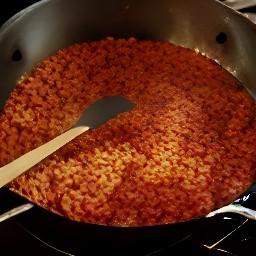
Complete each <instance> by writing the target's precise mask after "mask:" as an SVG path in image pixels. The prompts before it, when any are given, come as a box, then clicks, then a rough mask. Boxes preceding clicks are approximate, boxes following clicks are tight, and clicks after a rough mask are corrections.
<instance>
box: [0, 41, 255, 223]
mask: <svg viewBox="0 0 256 256" xmlns="http://www.w3.org/2000/svg"><path fill="white" fill-rule="evenodd" d="M112 95H123V96H125V97H127V98H128V99H130V100H131V101H133V102H134V103H135V104H136V107H135V108H134V109H132V110H130V111H127V112H124V113H121V114H119V115H118V116H117V117H115V118H113V119H111V120H110V121H108V122H107V123H106V124H104V125H102V126H100V127H99V128H97V129H93V130H89V131H87V132H85V133H84V134H82V135H81V136H79V137H77V138H76V139H74V140H73V141H71V142H70V143H68V144H67V145H65V146H64V147H62V148H61V149H59V150H58V151H56V152H55V153H54V154H52V155H50V156H49V157H47V158H46V159H44V160H43V161H41V162H40V163H39V164H37V165H36V166H35V167H33V168H31V169H30V170H28V171H27V172H26V173H25V174H23V175H21V176H20V177H18V178H16V179H15V180H14V181H13V182H11V183H10V184H8V187H9V188H10V190H12V191H14V192H15V193H18V194H19V195H21V196H23V197H25V198H27V199H28V200H30V201H31V202H34V203H36V204H38V205H39V206H41V207H43V208H46V209H48V210H50V211H52V212H54V213H56V214H59V215H62V216H65V217H67V218H70V219H72V220H75V221H78V222H85V223H95V224H102V225H113V226H146V225H149V226H150V225H158V224H167V223H178V222H183V221H187V220H190V219H194V218H199V217H201V216H204V215H205V214H207V213H209V212H210V211H212V210H214V209H216V208H219V207H221V206H224V205H225V204H228V203H230V202H232V201H233V200H234V199H235V198H236V197H237V196H239V195H240V194H241V193H242V192H244V191H245V190H246V189H247V188H248V187H249V186H250V185H251V184H253V182H254V181H255V170H256V143H255V141H256V106H255V101H254V100H253V99H252V97H251V96H250V95H249V94H248V92H247V91H246V90H245V89H244V87H243V86H242V84H241V83H240V82H239V81H237V80H236V79H235V78H234V77H233V76H232V75H231V74H229V73H228V72H227V71H226V70H224V69H223V68H222V67H221V66H220V65H219V64H217V63H216V62H214V61H212V60H210V59H208V58H207V57H205V56H203V55H201V54H200V53H197V52H196V51H193V50H191V49H186V48H184V47H181V46H177V45H173V44H171V43H169V42H158V41H146V40H142V41H140V40H137V39H135V38H130V39H114V38H105V39H102V40H100V41H93V42H84V43H80V44H74V45H71V46H69V47H68V48H66V49H61V50H59V51H58V52H57V53H56V54H55V55H53V56H50V57H49V58H47V59H45V60H42V61H41V62H40V63H38V64H37V65H36V66H35V67H34V68H33V70H32V71H31V72H30V73H27V74H25V75H24V77H23V79H22V80H21V81H19V82H18V83H17V85H16V88H15V89H14V90H13V92H12V94H11V96H10V98H9V99H8V101H7V102H6V105H5V108H4V110H3V111H2V113H1V116H0V120H1V122H0V138H1V143H0V150H1V160H0V165H1V166H3V165H5V164H7V163H8V162H10V161H12V160H14V159H16V158H17V157H19V156H20V155H22V154H24V153H25V152H28V151H29V150H31V149H33V148H35V147H37V146H39V145H41V144H43V143H45V142H47V141H48V140H50V139H52V138H54V137H55V136H57V135H59V134H61V133H62V132H64V131H66V130H67V129H69V128H70V127H71V126H72V125H73V124H74V123H75V121H76V120H77V118H78V116H79V115H80V113H81V112H82V111H83V110H84V109H85V108H86V107H87V106H88V105H89V104H91V103H92V102H93V101H94V100H96V99H99V98H102V97H105V96H112Z"/></svg>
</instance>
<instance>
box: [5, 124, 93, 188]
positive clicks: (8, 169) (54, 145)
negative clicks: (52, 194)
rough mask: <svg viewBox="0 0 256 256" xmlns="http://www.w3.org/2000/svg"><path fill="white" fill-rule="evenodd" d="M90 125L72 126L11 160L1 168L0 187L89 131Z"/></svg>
mask: <svg viewBox="0 0 256 256" xmlns="http://www.w3.org/2000/svg"><path fill="white" fill-rule="evenodd" d="M88 129H89V127H87V126H79V127H76V128H72V129H70V130H68V131H67V132H64V133H63V134H61V135H59V136H57V137H56V138H54V139H52V140H50V141H49V142H47V143H45V144H43V145H42V146H40V147H38V148H36V149H34V150H31V151H29V152H28V153H26V154H24V155H22V156H21V157H19V158H17V159H16V160H14V161H12V162H10V163H9V164H7V165H5V166H3V167H1V168H0V187H3V186H5V185H6V184H8V183H9V182H11V181H12V180H14V179H15V178H17V177H18V176H19V175H20V174H22V173H24V172H25V171H27V170H28V169H30V168H31V167H33V166H34V165H36V164H37V163H39V162H40V161H41V160H43V159H44V158H46V157H47V156H49V155H50V154H52V153H53V152H55V151H56V150H57V149H59V148H61V147H62V146H64V145H65V144H67V143H68V142H69V141H71V140H72V139H74V138H75V137H77V136H78V135H80V134H82V133H83V132H85V131H87V130H88Z"/></svg>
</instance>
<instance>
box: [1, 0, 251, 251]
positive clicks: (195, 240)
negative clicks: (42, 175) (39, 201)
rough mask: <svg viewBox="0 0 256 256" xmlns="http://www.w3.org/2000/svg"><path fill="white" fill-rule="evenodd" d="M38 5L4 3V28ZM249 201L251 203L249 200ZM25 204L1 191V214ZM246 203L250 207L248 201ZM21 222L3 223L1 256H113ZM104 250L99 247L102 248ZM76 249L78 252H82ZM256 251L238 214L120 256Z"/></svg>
mask: <svg viewBox="0 0 256 256" xmlns="http://www.w3.org/2000/svg"><path fill="white" fill-rule="evenodd" d="M35 2H38V1H33V0H19V1H11V0H9V1H8V2H7V3H6V1H2V2H1V8H0V24H3V23H4V22H5V21H7V20H8V19H9V18H10V17H11V16H12V15H14V14H15V13H17V12H18V11H20V10H22V9H23V8H25V7H27V6H29V5H31V4H33V3H35ZM252 10H253V9H252ZM253 11H255V10H253ZM0 57H1V56H0ZM253 196H254V197H253ZM253 196H251V201H250V206H252V205H255V207H256V196H255V195H253ZM245 198H247V199H248V197H245ZM241 200H242V199H241ZM24 202H26V201H25V200H24V199H22V198H20V197H18V196H17V195H14V193H11V192H6V189H5V188H2V189H0V214H2V213H4V212H6V211H7V210H10V209H11V208H12V207H16V206H19V205H21V204H22V203H24ZM242 203H244V205H245V206H247V204H248V201H246V202H242ZM36 208H37V207H36V206H34V207H33V208H32V209H31V210H29V211H27V212H24V213H22V215H23V216H24V217H25V218H26V216H28V218H29V214H30V212H31V211H35V210H36ZM20 220H21V219H20V218H19V217H18V216H16V217H13V218H10V219H8V220H6V221H4V222H1V223H0V255H3V256H9V255H10V256H12V255H13V256H14V255H36V256H41V255H42V256H45V255H49V256H51V255H52V256H63V255H76V256H77V255H103V254H107V255H109V254H110V255H113V254H112V251H111V249H110V250H108V248H102V249H99V250H98V251H97V252H98V253H93V252H91V250H89V248H90V245H89V244H88V250H86V251H81V253H80V252H79V253H78V254H77V253H74V251H72V250H68V249H66V246H65V244H61V243H62V241H58V240H59V238H58V237H54V240H55V241H52V242H51V240H50V241H48V240H47V239H44V238H43V237H41V236H40V234H38V233H36V232H34V230H33V228H31V229H30V228H27V227H26V226H24V225H23V222H22V221H20ZM49 237H50V234H49ZM63 243H64V242H63ZM85 243H86V241H85ZM100 246H101V245H100V244H99V247H100ZM76 249H77V250H76V251H75V252H78V251H79V248H76ZM90 249H91V248H90ZM255 251H256V221H255V220H251V219H247V218H246V217H244V216H241V215H238V214H234V213H228V214H227V213H226V214H219V215H217V216H215V217H211V218H205V220H204V221H202V222H199V224H198V226H197V227H196V228H195V229H193V230H192V231H191V232H189V233H188V234H186V235H184V236H183V237H177V240H176V241H174V242H173V240H172V241H170V242H168V240H166V241H165V242H163V243H157V242H156V243H155V244H152V245H151V246H150V247H148V248H140V250H139V251H138V250H136V248H134V250H131V253H130V254H129V253H128V254H127V252H125V251H120V253H119V254H118V255H138V256H170V255H195V256H198V255H199V256H200V255H203V256H208V255H209V256H210V255H211V256H212V255H214V256H215V255H216V256H218V255H220V256H222V255H223V256H225V255H227V256H228V255H232V256H248V255H254V254H255ZM253 252H254V253H253Z"/></svg>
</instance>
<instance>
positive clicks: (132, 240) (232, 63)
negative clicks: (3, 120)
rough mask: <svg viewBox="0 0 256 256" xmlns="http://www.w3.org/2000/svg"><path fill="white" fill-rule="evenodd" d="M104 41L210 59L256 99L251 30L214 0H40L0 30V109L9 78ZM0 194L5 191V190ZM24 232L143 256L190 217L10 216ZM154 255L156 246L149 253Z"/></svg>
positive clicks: (254, 28)
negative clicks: (113, 223) (150, 44)
mask: <svg viewBox="0 0 256 256" xmlns="http://www.w3.org/2000/svg"><path fill="white" fill-rule="evenodd" d="M106 36H112V37H115V38H120V37H122V38H129V37H131V36H133V37H136V38H139V39H149V40H161V41H169V42H171V43H174V44H177V45H181V46H184V47H188V48H191V49H196V50H198V51H199V52H201V53H203V54H205V55H206V56H207V57H209V58H210V59H213V60H215V61H216V62H218V63H219V64H220V65H222V66H223V67H224V68H225V69H227V70H228V71H229V72H230V73H232V74H233V75H234V76H235V77H236V78H237V79H238V80H240V81H241V82H242V83H243V84H244V85H246V90H247V91H248V92H249V93H250V95H251V96H252V97H253V98H254V99H256V72H254V68H255V66H256V53H255V49H256V25H255V24H253V23H252V22H251V21H249V20H248V19H247V18H245V17H244V16H243V15H242V14H240V13H238V12H236V11H234V10H232V9H231V8H229V7H227V6H224V5H223V4H221V3H220V2H219V1H215V0H197V1H193V2H192V1H191V0H157V1H155V0H136V1H135V0H108V1H104V0H42V1H39V2H37V3H35V4H33V5H31V6H29V7H28V8H26V9H24V10H22V11H21V12H19V13H17V14H16V15H14V16H13V17H12V18H10V19H9V20H8V21H7V22H6V23H5V24H4V25H3V26H2V27H1V29H0V56H1V58H0V81H1V86H0V109H2V108H3V105H4V103H5V101H6V99H7V98H8V97H9V94H10V92H11V90H12V89H13V88H14V86H15V83H16V81H17V79H19V78H20V77H21V76H22V75H23V74H24V73H25V72H26V71H28V70H30V69H31V68H32V67H33V66H34V64H35V63H37V62H39V61H40V60H41V59H43V58H45V57H47V56H50V55H51V54H53V53H55V52H56V51H57V50H59V49H61V48H65V47H67V46H68V45H71V44H73V43H79V42H84V41H91V40H99V39H102V38H105V37H106ZM5 192H6V193H7V194H8V193H10V192H9V191H8V189H7V188H6V191H5ZM16 219H17V221H18V222H19V223H20V224H21V225H22V226H23V227H24V228H26V229H27V230H28V232H31V233H32V234H34V235H36V236H37V237H38V238H40V239H42V240H43V241H45V242H46V243H49V244H50V245H51V246H54V247H57V248H61V250H63V251H65V252H67V253H70V254H75V255H85V252H87V251H90V249H91V250H93V252H94V254H96V255H97V254H100V253H106V252H109V253H111V254H112V255H120V254H122V255H131V254H133V255H136V254H135V248H136V253H137V254H139V255H141V254H143V255H144V254H147V250H149V251H150V250H151V248H152V247H154V246H155V244H157V246H162V245H164V244H165V243H166V242H167V241H168V244H170V243H176V242H178V241H180V240H182V239H184V238H185V237H187V236H189V235H190V234H191V231H192V230H193V229H194V228H195V227H197V226H198V223H199V222H200V223H204V222H205V221H206V222H207V221H211V220H209V219H204V218H201V219H195V220H191V221H187V222H184V223H178V224H169V225H158V226H150V227H138V228H137V227H132V228H130V227H129V228H127V227H125V228H122V227H110V226H101V225H95V224H85V223H77V222H74V221H71V220H69V219H66V218H64V217H61V216H57V215H55V214H53V213H51V212H48V211H46V210H44V209H42V208H40V207H37V206H35V207H34V208H33V209H32V210H30V211H28V212H27V213H24V214H22V215H20V216H18V217H16ZM154 249H157V248H154Z"/></svg>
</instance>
